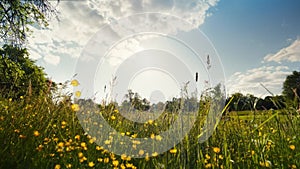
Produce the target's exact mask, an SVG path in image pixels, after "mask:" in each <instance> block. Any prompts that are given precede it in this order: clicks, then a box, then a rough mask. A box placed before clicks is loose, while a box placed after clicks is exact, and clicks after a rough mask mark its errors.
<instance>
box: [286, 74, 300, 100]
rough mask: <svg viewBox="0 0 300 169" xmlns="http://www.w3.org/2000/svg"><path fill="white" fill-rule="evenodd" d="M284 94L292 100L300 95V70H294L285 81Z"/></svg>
mask: <svg viewBox="0 0 300 169" xmlns="http://www.w3.org/2000/svg"><path fill="white" fill-rule="evenodd" d="M282 94H283V95H284V96H285V97H286V98H287V99H290V100H293V99H295V98H297V97H300V72H297V71H293V73H292V74H291V75H288V76H287V77H286V79H285V81H284V83H283V91H282Z"/></svg>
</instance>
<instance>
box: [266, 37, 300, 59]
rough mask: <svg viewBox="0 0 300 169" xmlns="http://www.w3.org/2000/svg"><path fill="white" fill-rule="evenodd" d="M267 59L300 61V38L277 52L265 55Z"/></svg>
mask: <svg viewBox="0 0 300 169" xmlns="http://www.w3.org/2000/svg"><path fill="white" fill-rule="evenodd" d="M264 60H265V61H268V62H271V61H274V62H277V63H280V62H282V61H288V62H300V38H297V39H296V40H295V41H294V42H293V43H292V44H291V45H290V46H288V47H285V48H282V49H281V50H280V51H278V52H277V53H276V54H269V55H267V56H266V57H264Z"/></svg>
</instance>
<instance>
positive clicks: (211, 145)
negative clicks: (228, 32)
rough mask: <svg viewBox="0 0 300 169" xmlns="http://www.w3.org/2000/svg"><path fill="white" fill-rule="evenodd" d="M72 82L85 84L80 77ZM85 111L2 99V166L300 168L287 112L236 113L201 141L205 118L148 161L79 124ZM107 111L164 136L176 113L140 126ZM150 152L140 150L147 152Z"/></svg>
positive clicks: (137, 131)
mask: <svg viewBox="0 0 300 169" xmlns="http://www.w3.org/2000/svg"><path fill="white" fill-rule="evenodd" d="M72 83H73V85H74V84H75V85H78V82H76V81H72ZM76 95H78V96H79V95H80V94H79V93H77V94H76ZM79 109H80V107H79V105H75V104H72V103H70V102H67V101H58V102H57V103H53V101H52V100H51V99H50V98H48V96H46V95H45V96H41V97H35V98H29V97H27V96H22V97H20V99H18V100H12V99H7V98H5V99H4V98H1V100H0V141H1V142H0V143H1V149H0V154H1V158H0V168H43V169H44V168H56V169H58V168H172V169H173V168H299V167H300V160H299V159H300V151H299V150H300V140H299V132H300V121H299V116H297V115H295V112H290V110H287V109H284V110H280V111H274V110H270V111H261V112H254V111H253V112H244V113H243V114H239V113H230V115H227V116H226V117H224V118H223V119H222V120H221V122H220V123H219V125H218V127H217V129H216V131H215V132H214V134H213V136H212V137H210V138H209V140H208V141H206V142H204V143H202V144H199V143H198V139H197V136H198V135H199V132H200V127H199V126H201V124H200V123H201V119H198V120H197V121H196V124H195V126H194V127H193V128H192V130H191V131H190V133H189V135H187V136H186V137H185V138H184V139H183V140H182V142H181V143H180V144H178V145H175V146H174V147H173V148H172V149H170V150H169V151H167V152H165V153H163V154H155V153H154V154H151V155H150V154H148V155H147V156H146V157H145V158H142V159H141V158H139V159H135V158H132V157H130V156H128V155H126V154H123V155H120V156H118V155H115V154H113V153H110V152H109V151H108V150H105V149H104V148H103V147H102V146H101V145H97V144H96V143H95V139H96V138H94V137H93V136H90V135H88V134H86V133H85V131H84V130H83V129H82V127H81V125H80V124H79V121H78V119H77V116H76V111H78V110H79ZM101 112H102V115H103V117H104V118H105V119H106V120H107V121H108V122H109V123H110V124H111V125H112V126H114V127H115V128H116V129H117V130H118V131H119V132H120V133H121V135H127V136H131V137H133V138H135V137H144V136H147V137H150V138H152V139H160V140H161V141H163V139H166V138H160V137H159V131H161V130H164V129H167V127H168V125H169V124H170V123H172V118H173V117H172V115H171V114H167V115H166V118H164V120H166V121H167V122H166V121H163V120H162V119H161V118H160V120H149V121H148V122H146V123H145V124H140V126H139V127H137V126H134V125H133V124H132V123H130V122H129V121H126V120H124V119H123V117H122V116H121V115H120V114H119V112H118V110H115V109H107V110H102V111H101ZM292 114H293V115H292ZM95 125H96V124H95ZM97 125H99V124H97ZM145 131H146V132H145ZM111 137H113V135H112V136H111ZM105 144H108V145H109V144H111V141H110V140H107V141H106V142H105ZM135 144H136V146H138V143H136V142H135ZM145 153H146V152H145V151H144V150H139V154H140V155H144V154H145Z"/></svg>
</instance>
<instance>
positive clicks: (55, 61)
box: [44, 55, 60, 65]
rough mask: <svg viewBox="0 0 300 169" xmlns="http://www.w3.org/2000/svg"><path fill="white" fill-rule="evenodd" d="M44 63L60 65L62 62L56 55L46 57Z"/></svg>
mask: <svg viewBox="0 0 300 169" xmlns="http://www.w3.org/2000/svg"><path fill="white" fill-rule="evenodd" d="M44 61H45V62H47V63H50V64H52V65H58V64H59V61H60V57H58V56H56V55H46V56H44Z"/></svg>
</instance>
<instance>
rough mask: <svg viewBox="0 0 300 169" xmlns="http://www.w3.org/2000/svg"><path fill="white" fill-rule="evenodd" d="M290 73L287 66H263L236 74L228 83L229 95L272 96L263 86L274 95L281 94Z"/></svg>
mask: <svg viewBox="0 0 300 169" xmlns="http://www.w3.org/2000/svg"><path fill="white" fill-rule="evenodd" d="M290 73H291V72H290V71H289V68H288V67H287V66H262V67H259V68H254V69H250V70H248V71H247V72H245V73H242V72H236V73H235V74H233V75H232V76H231V77H230V78H229V79H228V81H227V89H228V93H229V94H233V93H235V92H241V93H243V94H254V95H255V96H258V97H264V96H267V95H270V93H268V91H266V90H265V89H264V88H263V86H262V85H264V86H265V87H266V88H267V89H268V90H270V91H271V92H272V93H273V94H275V95H276V94H281V92H282V84H283V82H284V80H285V78H286V76H287V75H289V74H290ZM261 84H262V85H261Z"/></svg>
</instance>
